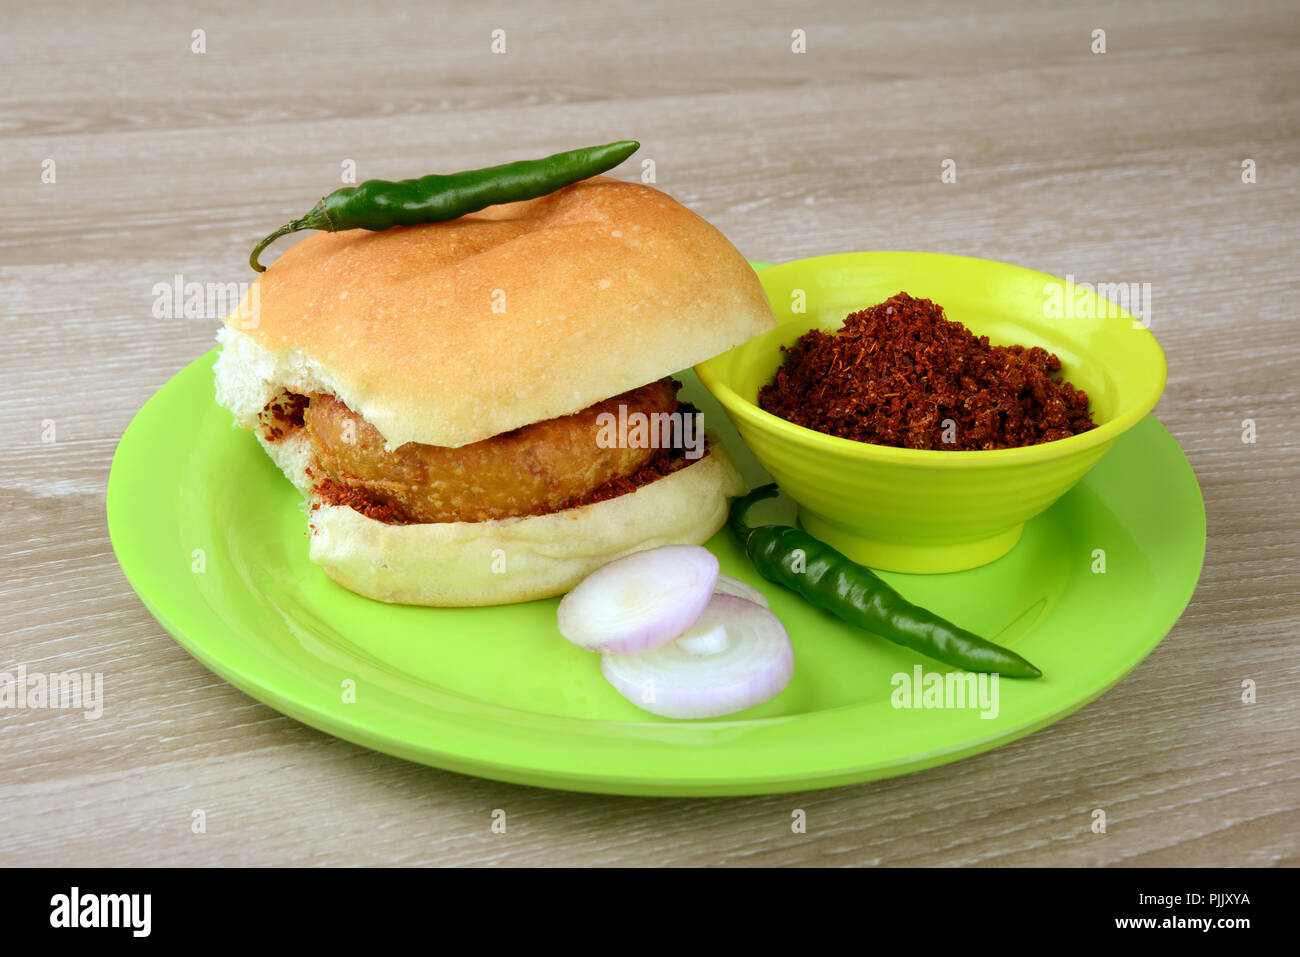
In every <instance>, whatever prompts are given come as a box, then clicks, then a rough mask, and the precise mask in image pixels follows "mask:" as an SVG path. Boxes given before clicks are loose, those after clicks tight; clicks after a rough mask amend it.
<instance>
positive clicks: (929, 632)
mask: <svg viewBox="0 0 1300 957" xmlns="http://www.w3.org/2000/svg"><path fill="white" fill-rule="evenodd" d="M776 492H777V488H776V485H775V483H772V484H768V485H762V486H760V487H758V488H756V489H754V490H753V491H752V492H750V493H749V494H748V495H746V496H744V497H743V498H739V499H737V500H736V501H735V502H733V503H732V506H731V530H732V531H733V532H735V533H736V537H737V538H739V539H740V541H741V543H742V544H743V545H744V547H745V554H746V555H748V556H749V559H750V560H751V561H752V562H753V563H754V567H755V568H756V569H758V572H759V574H761V575H762V576H763V577H764V578H767V579H769V580H771V581H774V582H777V583H778V584H781V585H784V586H785V587H787V588H790V589H792V590H794V591H796V592H798V593H799V594H800V595H802V596H803V597H804V598H806V599H807V600H808V601H809V602H810V603H811V604H813V605H816V606H817V607H818V608H821V609H824V610H825V611H829V612H831V613H832V614H834V615H837V616H838V617H840V618H842V619H844V620H845V621H847V622H848V623H849V624H850V625H856V626H857V627H859V628H864V629H866V630H867V631H870V632H873V633H874V634H877V635H879V636H880V637H881V638H886V639H888V640H889V641H892V642H894V643H895V644H898V645H904V646H906V647H908V648H911V649H913V650H915V651H919V652H921V654H923V655H928V656H929V657H931V658H934V659H935V660H937V661H942V662H944V663H945V664H949V665H954V666H955V667H958V668H962V669H965V670H966V671H987V672H996V673H998V674H1000V675H1005V676H1006V677H1008V678H1037V677H1040V676H1041V675H1042V672H1041V671H1039V670H1038V669H1037V668H1035V667H1034V666H1033V665H1031V664H1030V663H1029V662H1028V661H1026V660H1025V659H1024V658H1021V657H1020V656H1019V655H1018V654H1016V653H1015V652H1014V651H1011V650H1010V649H1007V648H1003V647H1002V646H1001V645H995V644H993V643H992V642H991V641H985V640H984V639H983V638H980V637H979V636H978V635H974V634H972V633H971V632H969V631H966V630H965V629H963V628H958V627H957V626H956V625H954V624H953V623H952V622H950V621H945V620H944V619H943V618H940V617H939V616H938V615H936V614H934V613H933V612H930V611H927V610H926V609H924V608H921V607H919V606H917V605H913V604H912V603H911V602H909V601H908V600H907V599H905V598H904V597H903V596H902V595H900V594H899V593H898V592H896V591H894V589H892V588H890V587H889V585H887V584H886V583H885V582H884V581H883V580H881V579H880V578H879V577H878V576H877V575H876V574H875V573H874V572H872V571H871V570H870V569H867V568H864V567H862V566H861V565H859V564H858V563H857V562H855V561H853V560H852V559H850V558H848V557H847V556H845V555H843V554H841V553H840V552H838V551H836V550H835V549H834V548H831V546H829V545H827V544H826V543H825V542H822V541H819V540H818V539H816V538H813V536H811V535H809V534H808V533H807V532H803V531H800V530H799V529H797V528H792V527H791V526H789V525H760V526H757V527H753V528H751V527H750V526H749V525H747V524H746V522H745V515H746V513H747V512H748V511H749V509H750V507H751V506H752V505H753V504H754V503H755V502H757V501H759V500H761V499H765V498H770V497H771V496H773V495H775V494H776Z"/></svg>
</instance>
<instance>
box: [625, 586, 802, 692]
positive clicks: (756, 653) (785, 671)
mask: <svg viewBox="0 0 1300 957" xmlns="http://www.w3.org/2000/svg"><path fill="white" fill-rule="evenodd" d="M600 670H601V672H602V673H603V674H604V675H605V679H606V680H607V681H608V682H609V683H610V684H612V685H613V686H614V688H615V690H617V691H618V693H619V694H621V695H622V696H623V697H625V698H627V700H628V701H631V702H632V703H633V704H634V705H636V706H637V707H639V708H644V709H645V710H646V711H649V712H652V713H653V714H658V715H663V716H664V717H666V718H716V717H718V716H720V715H724V714H731V713H733V712H735V711H743V710H744V709H746V708H752V707H753V706H754V705H756V704H760V703H761V702H764V701H767V700H768V699H769V698H774V697H776V695H778V694H779V693H780V692H781V691H782V690H783V689H784V688H785V686H786V685H788V684H789V683H790V678H791V677H792V676H793V675H794V647H793V646H792V645H791V644H790V636H789V635H788V634H786V630H785V626H783V625H782V624H781V621H780V619H778V618H777V617H776V615H774V614H772V613H771V612H770V611H768V610H767V609H765V608H762V607H761V606H759V605H758V604H756V603H755V602H752V601H749V600H747V599H744V598H737V597H736V596H734V595H718V594H715V595H714V596H713V598H712V599H711V600H710V601H709V604H708V607H706V608H705V609H704V612H703V613H702V614H701V615H700V617H699V618H698V619H696V621H695V623H694V624H693V625H691V627H690V628H688V629H687V630H686V631H685V633H683V634H682V635H681V636H680V637H679V638H677V640H676V641H672V642H670V643H668V644H666V645H661V646H660V647H658V648H654V649H652V650H650V651H646V652H642V653H641V654H636V655H611V654H606V655H604V656H603V657H602V658H601V661H600Z"/></svg>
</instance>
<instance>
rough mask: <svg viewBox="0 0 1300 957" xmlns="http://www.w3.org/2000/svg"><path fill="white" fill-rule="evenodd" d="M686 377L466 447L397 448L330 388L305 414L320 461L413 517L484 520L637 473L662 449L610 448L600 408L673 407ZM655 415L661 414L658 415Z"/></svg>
mask: <svg viewBox="0 0 1300 957" xmlns="http://www.w3.org/2000/svg"><path fill="white" fill-rule="evenodd" d="M678 386H679V383H676V382H674V381H673V380H672V379H667V378H665V379H660V380H659V381H657V382H652V383H650V384H649V385H644V386H641V387H640V388H637V389H633V390H631V391H630V392H624V393H623V394H622V395H617V396H614V397H613V398H610V399H605V400H604V401H602V402H598V403H596V404H595V405H592V406H588V407H587V408H585V409H583V410H582V411H581V412H576V413H574V414H573V415H566V416H561V417H560V418H557V419H547V420H545V421H542V422H535V423H533V424H532V425H526V426H524V427H522V428H519V429H514V430H513V431H510V432H503V433H501V434H500V435H494V436H492V437H490V438H487V439H484V440H482V441H481V442H474V443H472V444H470V445H465V446H462V447H460V448H446V447H443V446H438V445H421V444H419V443H417V442H408V443H406V444H405V445H402V446H399V447H398V448H396V449H393V450H392V451H389V450H386V449H385V448H384V439H383V436H382V435H381V434H380V433H379V431H378V430H377V429H376V428H375V427H374V426H372V425H371V424H370V423H369V422H367V421H366V420H365V419H363V418H362V417H361V416H359V415H357V414H356V413H355V412H353V411H352V410H351V409H349V408H348V407H347V406H346V405H344V404H343V403H342V402H339V401H338V400H337V399H336V398H334V397H333V396H330V395H320V394H316V395H312V396H311V397H310V402H308V403H307V407H306V409H305V410H304V411H303V422H304V425H305V426H306V429H307V435H308V438H309V440H310V442H311V447H312V451H313V453H314V457H315V463H314V470H315V469H319V472H323V473H324V474H323V475H320V474H317V473H316V472H315V471H314V474H317V477H318V478H320V479H328V480H329V481H332V482H336V483H338V484H340V485H343V486H345V487H347V488H349V489H352V490H355V491H356V492H359V493H361V494H363V495H364V496H366V498H368V499H371V500H374V501H378V502H382V503H385V504H388V505H392V506H394V507H395V508H396V509H397V510H399V511H400V513H401V514H402V515H403V516H405V517H406V518H407V519H408V520H409V521H414V522H483V521H488V520H491V519H498V518H510V517H512V516H519V515H534V514H541V513H544V512H549V511H554V510H557V509H560V508H562V507H564V506H566V505H567V504H568V503H570V502H573V501H575V500H578V499H582V498H584V497H585V496H587V495H588V494H589V493H591V492H593V491H594V490H596V489H598V488H600V487H601V486H603V485H606V484H607V483H609V482H611V481H613V480H616V479H619V478H623V477H625V476H629V475H632V474H633V473H635V472H637V471H638V470H639V469H641V468H642V467H643V466H645V465H646V464H647V463H648V462H649V461H650V460H651V459H652V458H653V457H654V456H655V454H656V451H657V450H656V449H654V448H602V447H601V446H600V445H599V444H598V443H597V435H598V433H599V431H600V427H599V424H598V416H600V415H601V414H602V413H606V412H608V413H611V414H613V415H614V416H616V417H617V416H618V415H619V406H620V405H624V406H626V409H627V411H626V415H627V416H628V417H631V416H632V415H633V414H634V413H637V412H641V413H644V414H645V415H647V416H652V415H654V414H656V413H671V412H673V411H674V410H675V409H676V408H677V389H678ZM652 421H653V420H652Z"/></svg>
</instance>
